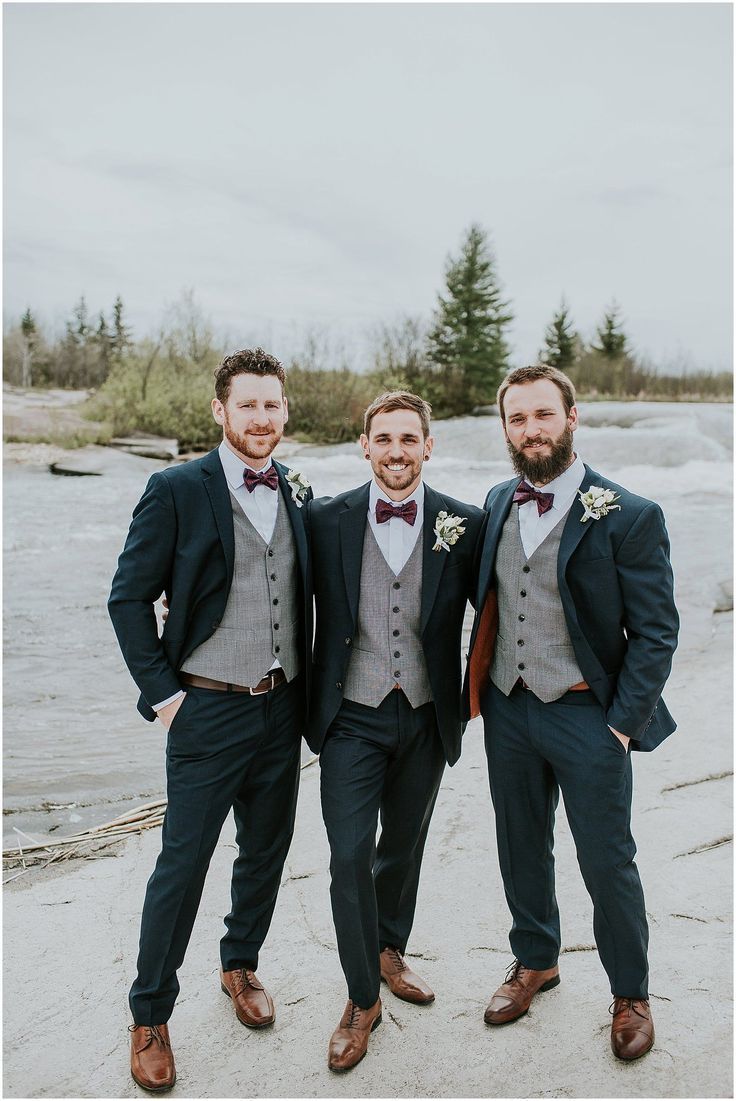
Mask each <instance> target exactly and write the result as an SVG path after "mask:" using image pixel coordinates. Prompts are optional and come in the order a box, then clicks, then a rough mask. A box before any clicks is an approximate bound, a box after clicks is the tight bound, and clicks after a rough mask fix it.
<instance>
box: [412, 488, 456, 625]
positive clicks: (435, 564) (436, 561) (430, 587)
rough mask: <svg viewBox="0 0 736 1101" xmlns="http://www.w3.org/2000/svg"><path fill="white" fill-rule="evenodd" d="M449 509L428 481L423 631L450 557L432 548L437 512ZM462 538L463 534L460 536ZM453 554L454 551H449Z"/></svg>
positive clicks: (423, 566)
mask: <svg viewBox="0 0 736 1101" xmlns="http://www.w3.org/2000/svg"><path fill="white" fill-rule="evenodd" d="M443 509H444V510H445V511H447V506H446V505H445V502H444V501H443V500H442V498H441V497H440V495H439V493H437V492H436V490H434V489H432V488H431V487H430V486H428V485H427V484H426V483H425V485H424V519H423V521H422V525H423V526H422V535H421V538H422V616H421V626H420V630H421V631H422V632H423V631H424V628H425V627H426V626H427V623H428V621H429V617H430V615H431V613H432V608H433V607H434V602H435V600H436V598H437V590H438V589H439V585H440V578H441V577H442V571H443V570H444V568H445V562H446V560H447V558H448V557H449V555H448V552H447V551H446V550H438V551H434V550H432V547H433V546H434V545H435V543H436V542H437V536H436V535H435V532H434V526H435V523H436V521H437V513H438V512H441V511H442V510H443ZM460 538H461V539H462V536H460ZM449 553H450V554H452V551H450V552H449Z"/></svg>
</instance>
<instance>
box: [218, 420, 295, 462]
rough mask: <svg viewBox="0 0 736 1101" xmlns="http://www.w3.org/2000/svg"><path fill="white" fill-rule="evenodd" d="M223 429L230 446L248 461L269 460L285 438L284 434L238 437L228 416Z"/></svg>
mask: <svg viewBox="0 0 736 1101" xmlns="http://www.w3.org/2000/svg"><path fill="white" fill-rule="evenodd" d="M222 428H223V432H224V433H225V439H226V440H227V442H228V443H229V444H230V446H231V447H233V448H235V450H236V451H237V452H238V453H239V454H240V455H243V457H244V458H246V459H267V458H268V456H269V455H270V454H271V452H272V451H273V449H274V448H275V447H276V444H277V443H278V442H279V440H280V439H281V437H282V436H283V432H268V433H265V434H264V435H262V436H260V435H259V436H253V435H247V434H246V433H242V434H241V435H238V433H237V432H234V431H233V428H232V426H231V424H230V420H229V419H228V417H227V414H226V415H225V423H224V425H223V426H222Z"/></svg>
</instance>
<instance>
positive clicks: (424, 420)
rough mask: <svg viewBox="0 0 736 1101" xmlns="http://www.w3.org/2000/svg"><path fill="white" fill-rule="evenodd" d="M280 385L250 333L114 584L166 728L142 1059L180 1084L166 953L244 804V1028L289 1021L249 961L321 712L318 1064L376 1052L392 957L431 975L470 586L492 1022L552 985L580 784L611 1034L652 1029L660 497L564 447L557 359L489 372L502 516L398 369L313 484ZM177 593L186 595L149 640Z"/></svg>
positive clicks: (668, 602)
mask: <svg viewBox="0 0 736 1101" xmlns="http://www.w3.org/2000/svg"><path fill="white" fill-rule="evenodd" d="M283 382H284V374H283V369H282V368H281V366H280V365H279V364H278V362H277V361H275V360H274V359H273V357H271V356H267V355H266V354H265V353H263V352H261V351H260V350H256V351H255V352H249V351H245V352H240V353H236V354H235V355H233V356H230V357H228V358H227V359H226V360H225V361H224V362H223V364H222V365H221V367H220V368H219V369H218V372H217V374H216V398H215V399H214V400H213V403H212V404H213V415H214V416H215V419H216V420H217V422H218V423H219V424H221V425H222V427H223V442H222V444H221V445H220V447H219V448H218V449H216V450H215V451H213V452H211V453H210V454H209V455H208V456H206V457H205V458H204V459H200V460H196V461H194V462H192V463H187V464H184V465H183V466H180V467H177V468H174V469H172V470H167V471H163V472H161V473H160V474H157V475H154V476H153V478H152V479H151V481H150V482H149V485H148V487H147V489H146V492H145V493H144V496H143V498H142V499H141V502H140V503H139V505H138V506H137V508H136V510H135V512H134V515H133V522H132V524H131V529H130V533H129V536H128V540H127V542H126V546H125V549H124V551H123V554H122V555H121V559H120V563H119V567H118V571H117V573H116V576H115V580H114V582H113V588H112V593H111V597H110V613H111V616H112V618H113V622H114V625H115V629H116V632H117V634H118V638H119V641H120V644H121V647H122V650H123V654H124V657H125V660H126V662H127V664H128V667H129V669H130V671H131V673H132V675H133V676H134V678H135V680H136V682H137V684H138V686H139V688H140V690H141V694H142V696H141V703H140V704H139V709H140V710H141V712H142V713H143V714H144V715H145V717H147V718H153V717H154V716H155V714H156V713H158V715H159V717H160V718H161V719H162V721H163V722H164V725H166V726H167V728H168V730H169V734H168V744H167V789H168V800H169V802H168V809H167V815H166V820H165V825H164V831H163V839H162V841H163V845H162V852H161V855H160V856H159V860H158V863H157V865H156V869H155V871H154V874H153V876H152V877H151V880H150V881H149V885H148V889H147V894H146V902H145V905H144V912H143V919H142V923H141V942H140V955H139V960H138V976H137V978H136V981H135V983H134V985H133V988H132V990H131V995H130V1005H131V1011H132V1014H133V1020H134V1025H133V1026H132V1030H131V1031H132V1043H131V1071H132V1074H133V1077H134V1078H135V1080H136V1081H137V1082H138V1084H139V1085H142V1086H144V1088H147V1089H150V1090H164V1089H168V1088H170V1086H172V1085H173V1083H174V1079H175V1071H174V1060H173V1054H172V1052H171V1045H170V1040H169V1036H168V1030H167V1021H168V1018H169V1016H170V1015H171V1012H172V1009H173V1005H174V1000H175V998H176V994H177V992H178V983H177V980H176V970H177V968H178V967H179V966H180V964H181V962H182V960H183V957H184V951H185V949H186V945H187V942H188V939H189V935H190V933H191V929H192V925H193V922H194V918H195V915H196V910H197V906H198V903H199V898H200V895H201V891H202V886H203V883H204V876H205V874H206V870H207V866H208V864H209V860H210V857H211V854H212V852H213V850H214V846H215V844H216V842H217V838H218V836H219V833H220V830H221V827H222V824H223V822H224V820H225V818H226V816H227V814H228V813H229V811H230V809H231V808H232V809H233V810H234V814H235V821H236V830H237V842H238V856H237V858H236V861H235V864H234V868H233V880H232V910H231V913H230V914H229V915H228V917H227V918H226V925H227V933H226V935H225V937H224V938H223V941H222V945H221V959H222V971H221V983H222V986H223V990H224V991H225V993H227V994H229V996H230V997H231V998H232V1000H233V1004H234V1007H235V1012H236V1014H237V1016H238V1019H239V1020H240V1021H241V1022H242V1023H243V1024H246V1025H249V1026H250V1027H263V1026H267V1025H269V1024H271V1023H272V1022H273V1020H274V1007H273V1003H272V1001H271V999H270V996H269V995H268V994H267V992H266V991H265V990H264V989H263V987H262V985H261V984H260V982H259V981H258V979H257V977H256V975H255V969H256V967H257V963H258V953H259V949H260V947H261V945H262V943H263V940H264V939H265V936H266V933H267V931H268V926H269V923H270V920H271V916H272V913H273V908H274V904H275V899H276V892H277V889H278V884H279V880H280V876H281V871H282V868H283V863H284V860H285V857H286V853H287V850H288V846H289V842H290V839H291V834H292V830H293V823H294V811H295V804H296V789H297V782H298V768H299V742H300V736H301V735H302V734H303V733H306V736H307V739H308V741H309V744H310V746H311V747H312V749H313V750H314V751H315V752H321V770H322V783H321V787H322V807H323V816H324V820H325V826H326V829H327V835H328V839H329V842H330V850H331V875H332V885H331V898H332V909H333V917H334V921H335V928H336V933H337V941H338V950H339V954H340V960H341V963H342V966H343V970H344V972H345V975H346V979H347V984H348V997H349V1000H348V1004H347V1007H346V1010H345V1013H344V1014H343V1017H342V1019H341V1021H340V1024H339V1026H338V1028H337V1030H336V1031H335V1033H334V1034H333V1037H332V1039H331V1041H330V1048H329V1054H328V1061H329V1065H330V1067H331V1068H332V1069H333V1070H347V1069H349V1068H350V1067H352V1066H354V1065H355V1063H356V1062H358V1061H359V1060H360V1059H361V1058H362V1057H363V1055H364V1054H365V1052H366V1049H367V1045H368V1038H369V1036H370V1033H371V1031H372V1029H373V1028H375V1027H376V1025H377V1024H378V1023H379V1022H380V1014H381V1003H380V998H379V996H378V993H379V986H380V981H381V979H384V980H385V981H386V982H387V983H388V985H389V988H390V989H391V990H392V992H393V993H394V994H395V995H396V996H398V997H401V998H404V999H405V1000H407V1001H412V1002H415V1003H419V1004H427V1003H429V1002H431V1001H432V1000H433V999H434V994H433V993H432V991H431V990H430V989H429V987H428V986H427V984H426V983H425V982H424V981H423V980H422V979H421V978H419V976H417V975H415V974H414V973H413V971H411V969H409V968H408V966H407V964H406V961H405V959H404V952H405V948H406V943H407V940H408V937H409V934H410V930H411V926H412V921H413V916H414V908H415V903H416V895H417V889H418V883H419V873H420V867H421V859H422V853H423V849H424V844H425V840H426V836H427V831H428V827H429V822H430V818H431V815H432V810H433V808H434V804H435V800H436V797H437V792H438V790H439V785H440V780H441V777H442V772H443V770H444V766H445V763H449V764H451V765H452V764H454V763H455V761H456V760H457V759H458V757H459V755H460V741H461V735H462V728H463V725H464V724H463V723H462V721H461V713H462V710H463V706H462V705H461V696H460V679H461V676H460V642H461V631H462V621H463V614H464V611H465V606H466V600H467V599H468V598H470V599H471V600H472V601H473V603H474V604H475V606H476V620H475V623H474V627H473V634H472V636H471V646H470V654H469V669H468V676H467V677H466V684H465V686H464V700H465V718H466V719H467V717H468V716H469V714H476V713H478V710H479V708H480V709H482V713H483V718H484V723H485V730H486V750H487V753H488V761H489V776H490V783H491V793H492V797H493V802H494V806H495V810H496V820H497V836H498V842H499V858H500V862H501V869H502V873H503V877H504V886H505V889H506V895H507V900H508V903H509V907H510V909H511V912H512V916H513V927H512V932H511V946H512V950H513V951H514V954H515V956H516V960H515V963H514V965H513V967H512V969H511V971H510V973H509V976H508V977H507V981H506V982H505V983H504V984H503V985H502V987H501V988H500V989H499V991H497V993H496V995H494V998H493V999H492V1001H491V1003H490V1005H489V1006H488V1009H487V1010H486V1017H485V1019H486V1021H487V1023H489V1024H500V1023H504V1022H506V1021H510V1020H513V1019H515V1018H516V1017H518V1016H520V1015H521V1014H523V1013H525V1012H526V1010H527V1009H528V1007H529V1004H530V1002H531V999H532V997H533V996H534V994H535V993H537V992H538V991H540V990H543V989H546V988H548V987H550V986H552V985H556V983H557V982H558V981H559V977H558V972H557V954H558V952H559V947H560V940H559V919H558V915H557V906H556V901H555V895H554V879H553V863H552V856H551V852H552V828H553V819H554V810H555V807H556V804H557V800H558V796H559V790H562V793H563V797H564V799H565V804H566V809H567V813H568V818H569V819H570V824H571V828H572V831H573V836H574V838H575V843H576V846H577V850H578V857H579V861H580V865H581V869H582V871H583V875H584V878H585V882H586V886H587V888H588V890H589V892H590V894H591V897H592V899H593V904H594V924H595V933H596V943H597V944H598V947H599V951H600V954H601V958H602V961H603V963H604V966H605V967H606V970H607V971H608V974H609V978H610V980H611V989H612V992H613V995H614V999H615V1000H614V1022H613V1030H612V1046H613V1050H614V1052H615V1053H616V1054H617V1055H618V1056H619V1057H620V1058H624V1059H631V1058H637V1057H638V1056H639V1055H642V1054H644V1053H645V1052H646V1051H647V1050H649V1048H650V1047H651V1044H652V1042H653V1026H652V1023H651V1014H650V1012H649V1007H648V1001H647V987H646V983H647V969H646V938H647V933H646V918H645V915H644V904H643V896H642V893H641V886H640V883H639V878H638V873H637V871H636V866H635V864H634V862H633V856H634V852H635V846H634V843H633V839H632V838H631V833H630V828H629V823H630V808H631V762H630V757H629V739H631V745H632V747H634V748H640V749H651V748H653V747H654V746H655V745H656V744H657V743H658V742H659V741H661V740H662V738H664V737H666V735H667V734H668V733H670V732H671V731H672V730H673V729H674V723H673V722H672V720H671V718H670V716H669V713H668V712H667V710H666V708H665V707H664V704H663V703H662V702H661V700H660V693H661V690H662V686H663V684H664V682H665V680H666V678H667V675H668V673H669V667H670V662H671V656H672V652H673V651H674V647H675V643H676V631H677V615H676V612H675V609H674V602H673V597H672V573H671V569H670V566H669V560H668V544H667V537H666V532H665V529H664V523H663V520H662V515H661V511H660V510H659V509H658V507H657V506H656V505H653V504H652V503H651V502H647V501H644V500H643V499H641V498H637V497H634V496H633V495H632V494H629V493H627V492H626V491H625V490H623V489H621V487H618V486H614V485H613V484H612V483H609V482H607V481H606V480H605V479H603V478H601V476H600V475H597V474H595V472H593V471H591V470H590V469H589V468H587V467H585V466H584V464H583V463H582V461H581V460H580V459H579V458H578V457H577V456H575V454H574V452H573V450H572V433H573V432H574V430H575V428H576V427H577V411H576V408H575V404H574V397H575V395H574V390H573V389H572V386H571V384H570V382H569V380H567V379H566V377H565V376H564V375H562V374H561V373H560V372H558V371H555V369H554V368H549V367H544V366H542V367H536V368H523V369H521V370H519V371H515V372H512V373H511V375H509V376H508V377H507V379H506V380H505V381H504V383H503V385H502V387H501V390H500V392H499V408H500V412H501V418H502V424H503V428H504V433H505V435H506V439H507V442H508V445H509V451H510V454H511V456H512V460H513V462H514V465H515V467H516V469H517V470H518V472H519V473H520V474H522V475H523V476H524V477H525V478H527V479H528V482H522V483H521V484H519V479H518V478H517V479H514V480H513V481H512V482H509V483H506V484H505V485H503V486H500V487H495V488H494V489H493V490H491V492H490V493H489V495H488V498H487V501H486V512H482V511H481V510H479V509H477V508H475V507H473V506H471V505H467V504H463V503H462V502H459V501H456V500H453V499H451V498H449V497H446V496H444V495H441V494H438V493H436V492H435V491H434V490H432V489H431V488H430V487H429V486H426V485H424V484H423V482H422V466H423V463H424V462H426V461H427V460H428V459H429V457H430V455H431V451H432V445H433V440H432V437H431V435H430V431H429V407H428V406H427V404H426V403H425V402H424V401H423V400H422V399H421V398H419V397H417V396H415V395H410V394H405V393H403V392H398V393H392V394H386V395H383V396H382V397H381V398H379V399H377V400H376V401H375V402H374V403H373V404H372V405H371V407H370V408H369V409H368V411H367V412H366V418H365V431H364V434H363V436H361V445H362V447H363V451H364V454H365V457H366V459H367V460H368V461H369V462H370V463H371V468H372V471H373V479H372V481H371V482H369V483H368V484H366V485H364V486H362V487H360V488H359V489H356V490H353V491H350V492H348V493H345V494H341V495H339V496H338V497H336V498H334V499H333V500H329V499H322V500H318V501H313V500H312V499H311V497H312V495H311V490H310V489H309V488H308V486H307V485H306V483H305V480H304V479H303V478H301V477H300V476H299V475H297V474H296V473H295V472H293V471H287V470H286V469H285V468H284V467H282V466H281V465H280V464H278V463H276V462H275V461H273V460H272V459H271V453H272V451H273V449H274V447H275V446H276V444H277V443H278V440H279V439H280V437H281V434H282V432H283V427H284V424H285V423H286V419H287V416H288V407H287V401H286V397H285V395H284V392H283ZM529 482H531V485H530V484H529ZM589 482H590V483H591V485H590V488H589V489H588V488H587V487H588V483H589ZM582 487H586V489H585V490H584V489H583V488H582ZM594 491H595V492H594ZM515 505H516V506H518V507H514V506H515ZM486 513H488V517H487V528H486ZM305 525H306V528H305ZM307 532H308V534H309V546H311V559H310V554H309V550H308V540H307ZM312 587H313V590H314V595H315V597H316V608H317V620H316V636H315V639H314V658H313V666H312V667H311V672H312V675H313V684H312V690H311V693H310V691H309V675H310V658H309V646H310V643H311V640H312V620H311V616H312V596H311V590H312ZM162 592H164V593H165V594H166V596H167V600H168V603H169V606H170V615H169V618H168V621H167V623H166V625H165V629H164V632H163V635H162V638H161V639H159V638H158V633H157V630H156V620H155V614H154V610H153V603H154V601H155V600H156V599H157V598H158V597H159V596H160V595H161V593H162ZM494 641H495V647H494ZM309 708H311V710H310V711H309V714H308V709H309ZM379 814H380V819H381V826H382V830H381V835H380V839H379V841H378V844H377V845H376V827H377V820H378V817H379Z"/></svg>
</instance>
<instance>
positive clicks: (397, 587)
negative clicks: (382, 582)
mask: <svg viewBox="0 0 736 1101" xmlns="http://www.w3.org/2000/svg"><path fill="white" fill-rule="evenodd" d="M394 588H395V589H400V588H401V583H400V582H399V581H394Z"/></svg>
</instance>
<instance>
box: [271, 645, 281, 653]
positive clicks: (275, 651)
mask: <svg viewBox="0 0 736 1101" xmlns="http://www.w3.org/2000/svg"><path fill="white" fill-rule="evenodd" d="M280 649H281V647H280V646H274V648H273V652H274V654H278V652H279V650H280Z"/></svg>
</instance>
